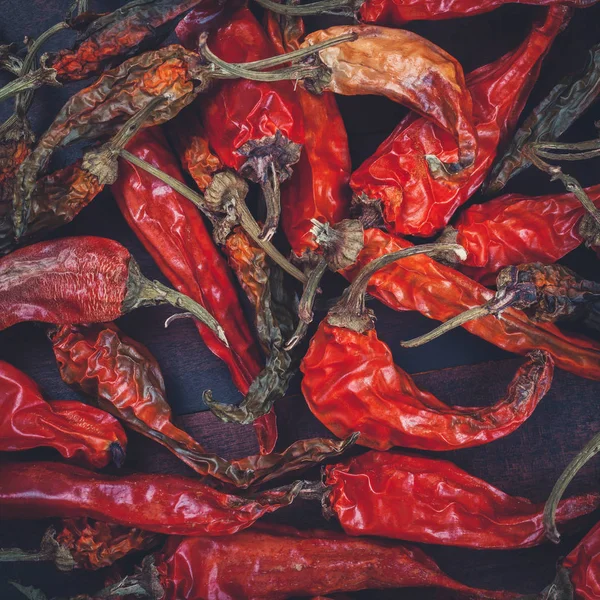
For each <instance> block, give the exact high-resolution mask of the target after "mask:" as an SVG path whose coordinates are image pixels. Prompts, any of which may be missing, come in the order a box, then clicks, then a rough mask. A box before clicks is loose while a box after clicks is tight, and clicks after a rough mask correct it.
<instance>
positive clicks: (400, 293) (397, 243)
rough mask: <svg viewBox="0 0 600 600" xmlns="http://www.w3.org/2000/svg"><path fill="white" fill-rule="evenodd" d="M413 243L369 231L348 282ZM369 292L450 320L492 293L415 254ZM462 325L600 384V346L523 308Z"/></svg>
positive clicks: (377, 277)
mask: <svg viewBox="0 0 600 600" xmlns="http://www.w3.org/2000/svg"><path fill="white" fill-rule="evenodd" d="M410 246H412V244H411V243H410V242H408V241H406V240H403V239H401V238H398V237H394V236H391V235H389V234H387V233H384V232H383V231H380V230H378V229H367V230H366V231H365V247H364V249H363V251H362V252H361V254H360V256H359V257H358V261H357V263H356V265H354V266H352V267H351V268H350V269H346V270H345V271H344V276H345V277H347V278H348V279H349V280H350V281H352V279H353V278H354V277H356V274H357V273H358V272H359V271H360V269H361V268H362V267H363V266H364V265H365V264H367V263H369V262H371V261H372V260H374V259H376V258H379V257H381V256H383V255H385V254H389V253H391V252H397V251H398V250H401V249H403V248H408V247H410ZM367 291H368V292H369V294H371V295H372V296H374V297H375V298H377V299H378V300H380V301H381V302H383V303H384V304H386V305H387V306H389V307H390V308H392V309H394V310H417V311H419V312H420V313H421V314H423V315H425V316H426V317H429V318H430V319H437V320H438V321H447V320H448V319H451V318H452V317H455V316H456V315H458V314H460V313H462V312H463V311H465V310H467V309H470V308H473V307H475V306H481V305H482V304H484V303H485V302H487V301H488V300H490V299H491V298H492V297H493V296H494V293H493V292H492V291H490V290H488V289H487V288H485V287H483V286H482V285H480V284H478V283H476V282H474V281H473V280H471V279H469V278H468V277H466V276H465V275H463V274H462V273H459V272H458V271H455V270H454V269H452V268H450V267H446V266H444V265H442V264H440V263H438V262H436V261H435V260H433V259H431V258H429V257H428V256H415V257H411V258H408V259H406V260H403V261H399V262H396V263H393V264H391V265H388V266H387V267H385V268H384V269H382V270H380V271H379V272H377V273H375V274H374V275H373V276H372V277H371V279H370V281H369V287H368V288H367ZM463 327H464V328H465V329H466V330H467V331H470V332H471V333H473V334H475V335H477V336H479V337H481V338H483V339H484V340H486V341H488V342H490V343H492V344H494V345H495V346H498V347H499V348H503V349H504V350H508V351H509V352H515V353H516V354H527V353H529V352H532V351H533V350H543V351H545V352H548V354H550V356H552V359H553V360H554V363H555V364H556V366H557V367H559V368H561V369H565V370H566V371H570V372H571V373H575V374H576V375H580V376H581V377H586V378H588V379H595V380H600V344H598V343H596V342H593V341H591V340H588V339H585V338H584V337H581V336H573V335H569V334H568V333H565V332H562V331H560V330H559V329H558V328H556V327H555V326H554V325H551V324H548V323H534V322H532V321H531V320H530V319H529V318H528V317H527V316H526V315H525V314H524V313H522V312H521V311H519V310H516V309H513V308H509V309H507V310H506V311H504V312H503V314H502V319H496V318H495V317H493V316H487V317H484V318H482V319H478V320H476V321H471V322H469V323H465V324H464V325H463Z"/></svg>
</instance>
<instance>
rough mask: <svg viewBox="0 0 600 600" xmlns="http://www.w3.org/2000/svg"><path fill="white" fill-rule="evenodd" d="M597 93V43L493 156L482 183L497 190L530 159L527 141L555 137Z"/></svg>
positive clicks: (599, 75)
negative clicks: (578, 69)
mask: <svg viewBox="0 0 600 600" xmlns="http://www.w3.org/2000/svg"><path fill="white" fill-rule="evenodd" d="M599 94H600V44H596V45H595V46H593V47H592V48H591V49H590V54H589V57H588V62H587V64H586V66H585V67H584V68H583V69H582V71H581V72H580V73H577V74H573V75H569V76H567V77H565V78H564V79H563V80H562V81H561V82H560V83H559V84H557V85H556V86H555V87H554V88H552V90H551V91H550V93H549V94H548V95H547V96H546V97H545V98H544V99H543V100H542V102H540V104H538V105H537V106H536V107H535V108H534V109H533V111H532V112H531V114H530V115H529V116H528V117H527V119H526V120H525V122H524V123H523V125H522V126H521V127H520V128H519V130H518V131H517V133H515V136H514V138H513V140H512V142H511V143H510V145H509V146H508V148H507V149H506V150H505V151H504V153H503V154H502V156H499V157H497V158H496V161H495V162H494V166H493V167H492V170H491V172H490V175H489V177H488V180H487V182H486V184H485V191H486V192H488V193H493V192H498V191H499V190H501V189H502V188H503V187H504V186H505V185H506V184H507V183H508V181H509V180H510V179H512V178H513V177H514V176H515V175H518V174H519V173H520V172H521V171H524V170H525V169H527V168H528V167H529V166H531V162H530V161H529V159H528V158H527V157H526V156H525V154H524V153H523V150H524V148H525V147H526V146H527V144H530V143H535V142H542V141H546V142H548V141H555V140H557V139H558V138H559V137H560V136H561V135H562V134H563V133H564V132H565V131H567V129H568V128H569V127H570V126H571V125H572V124H573V123H574V122H575V121H576V120H577V119H578V118H579V117H580V116H581V115H582V114H583V113H584V112H585V111H586V110H587V109H588V108H589V107H590V106H591V105H592V104H593V103H594V102H595V101H596V100H597V98H598V95H599Z"/></svg>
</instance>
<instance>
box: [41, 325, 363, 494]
mask: <svg viewBox="0 0 600 600" xmlns="http://www.w3.org/2000/svg"><path fill="white" fill-rule="evenodd" d="M50 339H51V341H52V344H53V349H54V354H55V356H56V360H57V363H58V367H59V370H60V375H61V377H62V379H63V381H65V383H68V384H69V385H73V386H76V387H77V388H78V389H80V390H82V391H83V392H85V393H86V394H88V395H89V396H90V397H91V398H92V399H93V401H95V402H97V403H98V405H99V407H100V408H102V409H103V410H106V411H107V412H109V413H111V414H113V415H115V416H116V417H118V418H119V419H121V420H122V421H123V422H124V423H125V424H126V425H127V426H128V427H130V428H131V429H133V430H134V431H137V432H138V433H141V434H142V435H145V436H146V437H148V438H150V439H152V440H154V441H156V442H158V443H159V444H162V445H163V446H165V447H166V448H167V449H168V450H170V451H171V452H173V454H174V455H175V456H177V457H178V458H179V459H180V460H182V461H183V462H184V463H185V464H186V465H188V466H189V467H191V468H192V469H194V470H195V471H196V472H197V473H199V474H201V475H211V476H213V477H215V478H217V479H219V480H221V481H224V482H226V483H231V484H233V485H236V486H240V487H247V486H248V485H250V484H253V483H257V482H265V481H269V480H271V479H274V478H275V477H278V476H281V475H283V474H285V473H289V472H291V471H294V470H297V469H300V468H303V467H306V466H310V465H312V464H315V463H317V462H320V461H322V460H324V459H326V458H328V457H334V456H338V455H339V454H340V453H341V452H343V451H344V450H345V449H346V448H347V446H348V445H349V443H350V442H351V441H352V440H349V441H346V442H337V441H333V440H327V439H320V438H317V439H311V440H302V441H299V442H295V443H294V444H292V445H291V446H290V447H289V448H288V449H287V450H285V451H284V452H282V453H271V454H269V455H268V456H260V455H259V456H249V457H246V458H242V459H238V460H233V461H227V460H225V459H223V458H221V457H220V456H217V455H216V454H211V453H209V452H207V451H206V450H205V449H204V448H203V447H202V446H201V445H200V444H199V443H198V442H196V440H194V439H193V438H192V437H190V436H189V435H188V434H187V433H185V431H182V430H181V429H179V428H178V427H176V426H175V425H174V424H173V422H172V420H171V419H172V417H171V408H170V406H169V404H168V403H167V400H166V392H165V385H164V380H163V376H162V373H161V370H160V367H159V365H158V363H157V362H156V359H155V358H154V356H152V354H151V353H150V351H149V350H148V349H147V348H146V347H145V346H143V345H142V344H140V343H138V342H136V341H134V340H132V339H131V338H129V337H127V336H125V335H124V334H123V333H122V332H121V331H119V329H118V328H117V327H116V326H115V325H113V324H111V323H105V324H101V325H84V326H76V327H74V326H63V327H60V328H58V329H56V330H54V331H51V332H50Z"/></svg>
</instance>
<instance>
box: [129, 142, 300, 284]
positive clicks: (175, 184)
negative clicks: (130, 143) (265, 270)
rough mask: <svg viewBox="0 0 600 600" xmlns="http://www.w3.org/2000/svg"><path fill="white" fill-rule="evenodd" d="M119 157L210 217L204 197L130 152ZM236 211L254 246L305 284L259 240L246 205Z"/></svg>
mask: <svg viewBox="0 0 600 600" xmlns="http://www.w3.org/2000/svg"><path fill="white" fill-rule="evenodd" d="M120 155H121V156H122V157H123V158H124V159H125V160H127V161H128V162H130V163H131V164H133V165H135V166H136V167H139V168H140V169H143V170H144V171H147V172H148V173H150V174H151V175H154V176H155V177H157V178H158V179H160V180H161V181H164V182H165V183H166V184H167V185H170V186H171V187H172V188H173V189H174V190H175V191H177V192H179V193H180V194H181V195H182V196H184V197H185V198H187V199H188V200H189V201H190V202H192V203H193V204H194V205H195V206H196V207H197V208H198V209H199V210H200V211H202V212H203V213H205V214H206V215H207V216H209V217H210V216H211V215H210V212H209V211H207V209H206V204H205V202H204V197H203V196H202V195H201V194H199V193H197V192H195V191H194V190H192V189H191V188H189V187H188V186H187V185H185V183H182V182H181V181H179V180H177V179H175V178H174V177H171V176H170V175H167V174H166V173H163V172H162V171H161V170H160V169H157V168H156V167H154V166H153V165H150V164H149V163H147V162H146V161H145V160H143V159H141V158H138V157H137V156H135V155H134V154H131V152H128V151H127V150H122V151H121V153H120ZM236 209H237V211H238V216H239V219H240V224H241V226H242V229H244V231H246V233H247V234H248V235H249V236H250V237H251V238H252V240H254V242H256V244H257V245H258V246H260V247H261V248H262V249H263V250H264V251H265V253H266V254H267V255H268V256H269V258H271V259H272V260H273V262H275V263H276V264H277V265H279V266H280V267H281V268H282V269H283V270H284V271H285V272H286V273H288V274H290V275H291V276H292V277H295V278H296V279H297V280H298V281H300V282H302V283H305V282H306V275H304V273H302V271H300V269H298V268H297V267H295V266H294V265H292V264H291V263H290V262H289V261H288V260H287V259H286V258H285V257H284V256H283V255H282V254H281V253H280V252H279V250H277V248H275V246H273V244H272V243H271V242H268V241H265V240H262V239H260V231H261V230H260V227H259V225H258V223H257V222H256V220H255V219H254V217H253V216H252V213H251V212H250V210H249V209H248V207H247V206H246V204H245V203H244V202H239V203H238V204H237V206H236Z"/></svg>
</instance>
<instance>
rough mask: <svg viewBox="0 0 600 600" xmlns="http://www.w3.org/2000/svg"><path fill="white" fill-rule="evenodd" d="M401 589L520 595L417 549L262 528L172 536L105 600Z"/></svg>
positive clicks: (277, 597) (274, 599) (272, 599)
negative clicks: (474, 580) (468, 577)
mask: <svg viewBox="0 0 600 600" xmlns="http://www.w3.org/2000/svg"><path fill="white" fill-rule="evenodd" d="M208 573H210V577H207V574H208ZM402 587H419V588H441V589H445V590H448V591H451V592H452V594H453V596H452V597H457V598H481V599H484V598H487V599H489V600H492V599H498V600H499V599H504V598H506V599H509V598H516V597H517V596H516V594H513V593H511V592H503V591H499V592H491V591H487V590H481V589H475V588H471V587H468V586H466V585H464V584H462V583H459V582H458V581H456V580H454V579H452V578H450V577H449V576H448V575H446V574H445V573H443V572H442V571H441V570H440V568H439V567H438V566H437V564H436V563H435V562H434V561H433V560H432V559H431V558H429V556H427V555H426V554H425V553H424V552H423V551H422V550H420V549H419V548H414V547H410V546H401V545H399V544H391V543H390V542H385V541H378V540H373V539H365V540H359V539H353V538H350V537H348V536H345V535H344V534H340V533H334V532H331V531H323V530H316V531H298V530H297V529H294V528H292V527H286V526H282V525H270V526H269V525H263V524H259V525H257V526H256V527H254V528H252V529H250V530H248V531H244V532H240V533H237V534H235V535H233V536H228V537H220V538H206V537H195V538H190V537H188V538H171V539H170V540H169V541H168V543H167V545H166V547H165V548H164V549H163V550H162V551H161V552H158V553H157V554H155V555H154V556H153V557H148V558H147V559H145V560H144V562H143V565H142V569H141V572H140V573H138V574H136V575H133V576H129V577H127V578H125V579H124V580H122V581H121V582H119V583H117V584H115V585H114V586H111V587H109V588H106V589H105V590H103V591H102V596H101V597H110V595H111V593H114V592H115V591H116V590H120V589H131V590H135V591H136V592H137V593H139V594H140V596H142V597H155V598H156V597H160V598H161V599H162V600H196V599H200V598H207V599H208V598H224V599H225V598H256V599H258V598H260V599H261V600H283V599H284V598H291V597H306V596H314V595H315V594H327V593H330V592H353V591H358V590H363V589H372V590H384V589H393V588H402Z"/></svg>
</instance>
